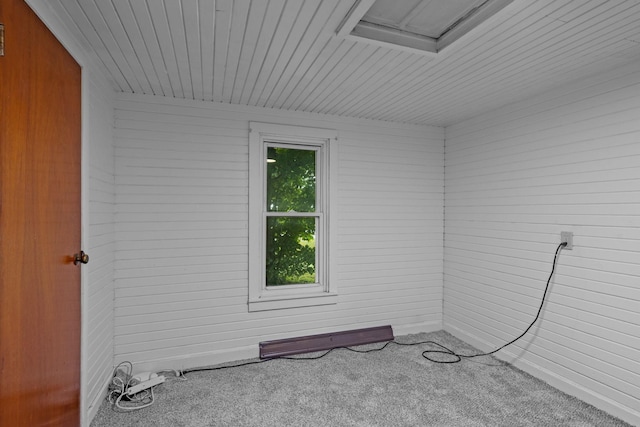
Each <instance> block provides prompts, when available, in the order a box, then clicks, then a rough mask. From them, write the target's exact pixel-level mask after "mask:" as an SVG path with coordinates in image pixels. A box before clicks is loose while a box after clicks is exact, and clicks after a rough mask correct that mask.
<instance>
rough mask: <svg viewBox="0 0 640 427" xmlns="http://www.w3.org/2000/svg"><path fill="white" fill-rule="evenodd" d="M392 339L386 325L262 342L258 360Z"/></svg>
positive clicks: (389, 327) (390, 330)
mask: <svg viewBox="0 0 640 427" xmlns="http://www.w3.org/2000/svg"><path fill="white" fill-rule="evenodd" d="M393 338H394V337H393V329H391V326H390V325H387V326H376V327H373V328H365V329H353V330H350V331H343V332H332V333H329V334H319V335H308V336H304V337H296V338H285V339H282V340H274V341H263V342H261V343H260V359H270V358H274V357H281V356H291V355H294V354H301V353H311V352H314V351H323V350H330V349H332V348H337V347H351V346H355V345H362V344H371V343H376V342H383V341H392V340H393Z"/></svg>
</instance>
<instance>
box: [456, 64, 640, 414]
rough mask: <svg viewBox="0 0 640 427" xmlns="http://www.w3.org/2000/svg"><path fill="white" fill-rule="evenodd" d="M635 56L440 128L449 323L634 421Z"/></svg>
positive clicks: (639, 251) (639, 200) (638, 320)
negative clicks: (563, 237) (568, 235)
mask: <svg viewBox="0 0 640 427" xmlns="http://www.w3.org/2000/svg"><path fill="white" fill-rule="evenodd" d="M639 117H640V72H639V71H638V67H637V64H634V65H632V66H628V67H625V68H619V69H617V70H611V71H610V72H608V73H605V74H600V75H597V76H595V77H592V78H589V79H585V80H582V81H580V82H579V83H576V84H573V85H571V86H565V87H563V88H559V89H558V90H556V91H553V92H550V93H546V94H542V95H539V96H537V97H535V98H532V99H530V100H528V101H527V102H522V103H518V104H515V105H510V106H508V107H506V108H503V109H501V110H499V111H497V112H493V113H488V114H484V115H482V116H479V117H477V118H475V119H472V120H468V121H465V122H463V123H460V124H458V125H455V126H452V127H449V128H447V129H446V149H445V152H446V154H445V157H446V166H445V170H446V178H445V193H446V197H445V218H446V220H445V270H444V273H445V274H444V279H445V282H444V321H445V329H446V330H448V331H450V332H452V333H455V334H456V335H458V336H460V337H461V338H463V339H464V340H465V341H467V342H470V343H474V344H475V345H477V346H478V347H480V348H481V349H483V350H491V349H493V348H496V347H498V346H499V345H501V344H503V343H505V342H507V341H509V340H511V339H512V338H515V337H516V336H517V335H519V334H520V332H521V331H523V330H524V329H525V328H526V327H527V326H528V324H529V323H530V322H531V321H532V320H533V318H534V317H535V314H536V311H537V309H538V305H539V303H540V298H541V297H542V293H543V290H544V286H545V281H546V279H547V277H548V275H549V272H550V270H551V263H552V260H553V252H554V250H555V248H556V246H557V245H558V244H559V243H560V232H561V231H572V232H573V233H574V245H575V246H574V249H573V250H572V251H568V250H564V251H562V253H561V255H560V257H559V260H558V267H557V271H556V274H555V277H554V280H553V282H552V285H551V287H550V294H549V295H548V299H547V303H546V305H545V307H544V310H543V312H542V315H541V319H540V321H539V323H538V324H537V325H536V326H535V327H534V328H532V330H531V331H530V332H529V333H528V334H527V335H526V336H525V337H524V338H523V339H522V340H521V341H519V342H517V343H516V344H514V345H513V346H512V347H509V348H508V349H506V350H504V351H501V352H500V353H498V355H499V357H502V358H504V359H507V360H509V361H512V362H514V363H515V364H516V366H518V367H521V368H523V369H524V370H526V371H529V372H531V373H533V374H534V375H536V376H538V377H541V378H543V379H545V380H546V381H548V382H550V383H551V384H553V385H554V386H557V387H559V388H560V389H562V390H565V391H567V392H569V393H571V394H573V395H577V396H578V397H580V398H582V399H584V400H586V401H588V402H590V403H593V404H595V405H596V406H599V407H601V408H603V409H605V410H607V411H608V412H610V413H613V414H614V415H617V416H619V417H621V418H624V419H625V420H627V421H629V422H631V423H633V424H636V425H640V412H638V408H640V361H639V360H640V359H639V358H638V354H639V353H640V315H639V313H640V286H639V283H640V120H639V119H638V118H639Z"/></svg>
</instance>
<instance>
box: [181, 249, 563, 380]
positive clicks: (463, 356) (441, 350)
mask: <svg viewBox="0 0 640 427" xmlns="http://www.w3.org/2000/svg"><path fill="white" fill-rule="evenodd" d="M565 246H567V242H562V243H560V244H559V245H558V247H557V248H556V252H555V255H554V257H553V264H552V266H551V273H550V274H549V278H548V279H547V284H546V286H545V288H544V293H543V294H542V300H541V301H540V307H538V313H537V314H536V317H535V319H533V321H532V322H531V324H529V326H528V327H527V329H525V330H524V332H523V333H521V334H520V335H518V336H517V337H516V338H514V339H512V340H511V341H509V342H508V343H506V344H504V345H502V346H500V347H498V348H496V349H495V350H493V351H489V352H486V353H474V354H460V353H456V352H455V351H453V350H451V349H450V348H447V347H445V346H444V345H442V344H440V343H438V342H436V341H421V342H416V343H401V342H397V341H395V340H394V341H387V342H386V343H385V344H384V345H383V346H382V347H380V348H372V349H368V350H357V349H354V348H351V347H335V348H332V349H330V350H327V351H325V352H324V353H322V354H320V355H317V356H307V357H291V356H279V357H272V358H269V359H262V360H254V361H250V362H244V363H240V364H237V365H228V366H215V367H204V368H191V369H185V370H183V371H182V373H183V374H187V373H189V372H200V371H216V370H219V369H229V368H238V367H240V366H248V365H256V364H258V363H264V362H269V361H271V360H277V359H286V360H317V359H322V358H323V357H325V356H326V355H328V354H329V353H331V352H332V351H334V350H338V349H345V350H349V351H353V352H354V353H372V352H376V351H382V350H384V349H385V348H386V347H387V346H388V345H389V344H396V345H400V346H413V345H423V344H431V345H435V346H437V347H439V349H437V350H425V351H423V352H422V357H424V358H425V359H427V360H429V361H430V362H433V363H458V362H461V361H462V359H471V358H473V357H480V356H490V355H492V354H494V353H497V352H498V351H500V350H502V349H503V348H505V347H507V346H509V345H511V344H513V343H514V342H516V341H518V340H519V339H520V338H522V337H523V336H525V334H526V333H527V332H529V330H530V329H531V328H532V327H533V325H534V324H535V323H536V322H537V321H538V319H539V318H540V313H541V312H542V307H543V306H544V302H545V300H546V298H547V292H548V291H549V284H550V283H551V278H552V277H553V273H554V272H555V270H556V263H557V261H558V254H559V253H560V250H561V249H562V248H564V247H565ZM433 354H440V355H443V354H444V355H447V356H453V359H451V360H438V359H434V358H432V357H431V355H433Z"/></svg>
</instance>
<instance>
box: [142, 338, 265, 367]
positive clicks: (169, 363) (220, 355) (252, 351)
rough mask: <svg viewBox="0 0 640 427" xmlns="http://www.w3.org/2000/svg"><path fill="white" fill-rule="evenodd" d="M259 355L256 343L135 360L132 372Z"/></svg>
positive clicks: (195, 365) (211, 363)
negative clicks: (140, 360)
mask: <svg viewBox="0 0 640 427" xmlns="http://www.w3.org/2000/svg"><path fill="white" fill-rule="evenodd" d="M258 356H259V350H258V346H257V345H252V346H246V347H236V348H231V349H225V350H215V351H210V352H206V353H196V354H190V355H187V356H181V357H177V358H164V359H154V360H148V361H143V362H136V363H135V364H134V365H133V372H134V373H137V372H159V371H162V370H179V371H182V370H184V369H189V368H198V367H203V366H210V365H217V364H219V363H225V362H234V361H238V360H244V359H252V358H255V357H258Z"/></svg>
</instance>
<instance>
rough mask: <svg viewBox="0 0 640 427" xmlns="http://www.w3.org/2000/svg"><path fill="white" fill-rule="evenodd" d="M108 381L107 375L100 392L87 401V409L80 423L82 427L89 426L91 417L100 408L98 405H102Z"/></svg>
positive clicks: (107, 389)
mask: <svg viewBox="0 0 640 427" xmlns="http://www.w3.org/2000/svg"><path fill="white" fill-rule="evenodd" d="M110 382H111V376H109V378H107V379H106V380H105V382H104V385H103V386H102V392H101V393H99V394H98V395H97V396H96V398H95V399H93V401H92V402H89V405H88V406H87V409H86V413H85V414H84V416H83V422H82V425H83V426H84V427H89V425H90V424H91V421H93V419H94V418H95V416H96V414H97V413H98V410H99V409H100V406H102V403H103V402H104V401H105V399H106V398H107V393H108V392H109V383H110Z"/></svg>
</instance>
